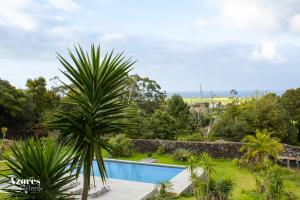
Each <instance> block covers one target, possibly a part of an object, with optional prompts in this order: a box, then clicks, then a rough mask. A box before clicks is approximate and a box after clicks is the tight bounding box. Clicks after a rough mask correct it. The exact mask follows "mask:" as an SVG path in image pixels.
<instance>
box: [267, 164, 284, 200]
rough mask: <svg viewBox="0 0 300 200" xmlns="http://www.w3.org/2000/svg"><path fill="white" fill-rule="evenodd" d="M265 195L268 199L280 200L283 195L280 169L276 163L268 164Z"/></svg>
mask: <svg viewBox="0 0 300 200" xmlns="http://www.w3.org/2000/svg"><path fill="white" fill-rule="evenodd" d="M265 183H266V197H267V199H268V200H280V199H282V196H283V190H284V186H283V178H282V170H281V168H280V167H279V166H278V165H276V164H275V165H274V164H273V165H270V166H269V167H268V169H267V174H266V178H265Z"/></svg>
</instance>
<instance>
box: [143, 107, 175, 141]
mask: <svg viewBox="0 0 300 200" xmlns="http://www.w3.org/2000/svg"><path fill="white" fill-rule="evenodd" d="M146 130H147V132H146V135H145V137H146V138H153V139H163V140H167V139H169V140H171V139H174V138H175V135H176V133H177V124H176V120H175V119H174V118H173V117H172V116H171V115H169V114H168V113H167V112H165V111H162V110H157V111H156V112H155V113H154V114H152V115H151V117H150V118H149V119H147V121H146Z"/></svg>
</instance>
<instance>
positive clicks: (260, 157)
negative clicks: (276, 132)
mask: <svg viewBox="0 0 300 200" xmlns="http://www.w3.org/2000/svg"><path fill="white" fill-rule="evenodd" d="M243 142H245V144H244V145H243V146H242V147H241V149H240V150H241V151H242V152H245V153H244V155H243V157H242V160H245V161H246V162H252V163H253V164H254V165H255V166H256V167H262V168H265V167H266V166H267V164H268V161H269V160H270V159H278V156H279V155H280V154H281V153H283V152H284V147H283V145H282V144H281V143H280V142H279V140H278V139H277V138H272V137H271V133H269V132H268V131H267V130H263V131H260V130H257V131H256V134H255V136H252V135H247V136H246V137H245V138H244V139H243Z"/></svg>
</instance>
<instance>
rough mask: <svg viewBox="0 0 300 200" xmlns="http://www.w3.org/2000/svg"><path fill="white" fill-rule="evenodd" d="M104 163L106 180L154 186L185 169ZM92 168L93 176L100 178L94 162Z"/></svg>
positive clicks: (117, 162)
mask: <svg viewBox="0 0 300 200" xmlns="http://www.w3.org/2000/svg"><path fill="white" fill-rule="evenodd" d="M104 163H105V167H106V171H107V176H108V178H113V179H121V180H128V181H138V182H144V183H156V184H157V183H161V182H166V181H169V180H170V179H172V178H173V177H175V176H176V175H177V174H179V173H180V172H182V171H183V170H184V169H185V168H183V167H173V166H162V165H153V164H149V165H148V164H142V163H134V162H123V161H122V162H120V161H114V160H105V161H104ZM93 168H94V170H95V171H94V173H95V176H100V173H99V170H98V166H97V162H96V161H94V162H93Z"/></svg>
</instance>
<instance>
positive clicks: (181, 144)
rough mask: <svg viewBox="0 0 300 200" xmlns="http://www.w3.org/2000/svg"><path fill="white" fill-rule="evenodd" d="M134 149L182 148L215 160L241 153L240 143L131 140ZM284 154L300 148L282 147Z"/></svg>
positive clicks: (170, 150) (170, 149) (147, 150)
mask: <svg viewBox="0 0 300 200" xmlns="http://www.w3.org/2000/svg"><path fill="white" fill-rule="evenodd" d="M133 144H134V147H135V149H136V150H137V151H139V152H143V153H146V152H156V151H157V148H158V147H159V146H162V147H163V148H164V150H165V152H166V153H171V152H173V151H175V150H176V149H179V148H183V149H187V150H190V151H192V152H195V153H197V154H198V153H201V152H207V153H209V154H210V155H211V156H212V157H215V158H240V157H241V156H242V153H241V152H240V148H241V146H242V145H243V143H241V142H191V141H170V140H143V139H135V140H133ZM284 146H285V148H286V154H293V155H295V154H296V153H300V147H295V146H291V145H284Z"/></svg>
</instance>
